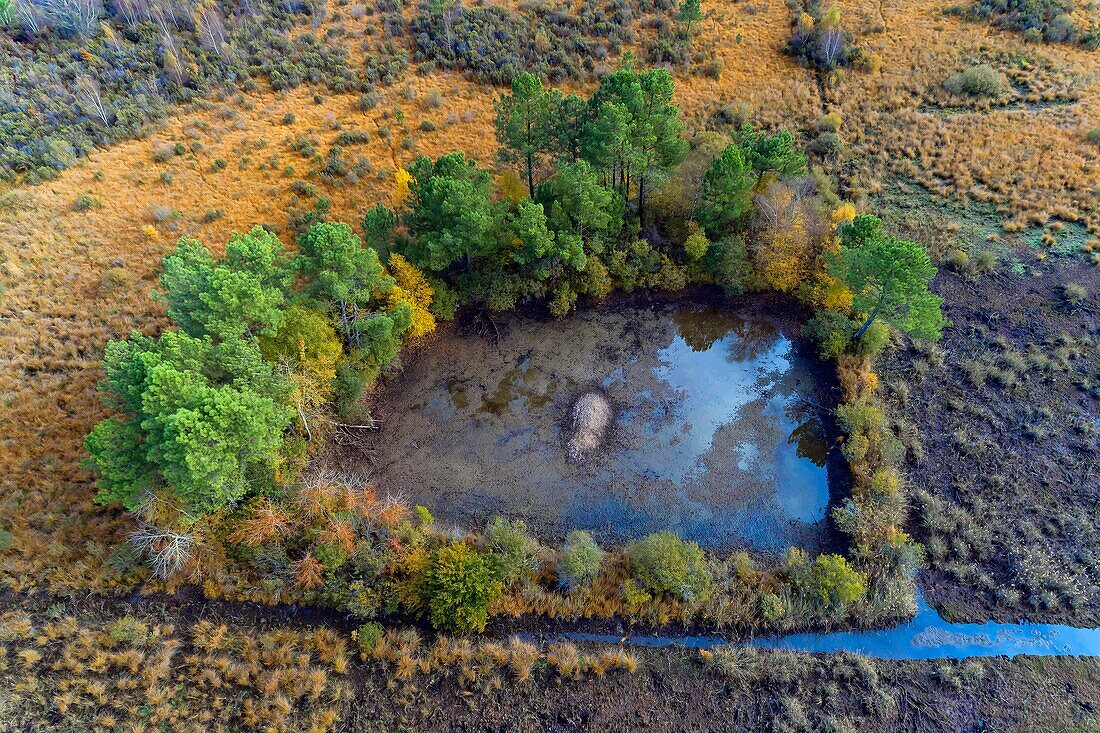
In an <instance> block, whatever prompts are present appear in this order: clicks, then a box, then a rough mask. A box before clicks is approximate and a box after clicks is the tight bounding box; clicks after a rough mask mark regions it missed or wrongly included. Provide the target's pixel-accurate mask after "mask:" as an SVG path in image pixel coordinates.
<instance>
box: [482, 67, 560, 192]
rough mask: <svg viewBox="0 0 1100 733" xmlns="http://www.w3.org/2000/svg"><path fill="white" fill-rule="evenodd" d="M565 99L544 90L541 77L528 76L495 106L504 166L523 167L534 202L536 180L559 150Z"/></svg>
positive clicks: (516, 81)
mask: <svg viewBox="0 0 1100 733" xmlns="http://www.w3.org/2000/svg"><path fill="white" fill-rule="evenodd" d="M561 99H562V97H561V93H560V92H558V91H557V90H556V89H544V88H543V86H542V82H541V81H539V79H538V77H536V76H534V75H533V74H529V73H527V72H524V73H522V74H520V75H519V76H517V77H516V78H515V79H513V80H512V93H511V94H502V95H501V96H500V97H498V98H497V99H496V102H495V103H494V107H495V108H496V130H497V141H498V142H499V143H500V159H501V162H504V163H517V162H518V163H520V164H521V165H522V168H523V173H524V176H525V177H526V179H527V189H528V195H530V196H531V198H534V197H535V177H536V175H537V173H538V171H539V169H540V168H541V167H542V164H543V161H544V159H545V157H546V156H547V155H549V154H550V153H551V152H552V151H553V150H554V147H555V143H556V140H555V135H554V128H555V117H556V115H557V112H558V108H559V107H560V106H561Z"/></svg>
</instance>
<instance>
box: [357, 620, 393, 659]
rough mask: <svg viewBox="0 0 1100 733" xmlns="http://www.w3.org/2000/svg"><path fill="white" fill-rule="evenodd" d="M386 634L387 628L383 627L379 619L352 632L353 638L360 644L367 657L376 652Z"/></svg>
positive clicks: (361, 650)
mask: <svg viewBox="0 0 1100 733" xmlns="http://www.w3.org/2000/svg"><path fill="white" fill-rule="evenodd" d="M385 635H386V630H385V629H384V628H382V624H380V623H378V622H377V621H371V622H370V623H366V624H363V625H362V626H360V627H359V628H358V629H356V630H355V631H353V632H351V636H352V639H354V640H355V642H356V643H357V644H359V651H360V652H362V653H363V655H364V656H366V657H370V656H372V655H373V654H374V651H375V649H377V648H378V642H380V641H381V640H382V637H384V636H385Z"/></svg>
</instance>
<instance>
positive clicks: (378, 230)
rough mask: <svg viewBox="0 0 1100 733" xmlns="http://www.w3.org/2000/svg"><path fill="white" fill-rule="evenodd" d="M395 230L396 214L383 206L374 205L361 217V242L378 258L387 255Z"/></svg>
mask: <svg viewBox="0 0 1100 733" xmlns="http://www.w3.org/2000/svg"><path fill="white" fill-rule="evenodd" d="M396 229H397V214H395V213H394V212H393V211H392V210H390V209H389V208H387V207H386V206H384V205H383V204H375V206H374V208H373V209H371V210H370V211H368V212H367V213H366V214H365V215H364V216H363V241H364V242H365V243H366V245H367V246H368V247H370V248H371V249H373V250H374V251H376V252H378V253H379V255H380V256H381V255H382V254H388V253H389V251H390V249H391V247H392V245H393V238H394V231H395V230H396Z"/></svg>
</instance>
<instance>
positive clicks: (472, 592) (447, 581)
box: [425, 542, 500, 632]
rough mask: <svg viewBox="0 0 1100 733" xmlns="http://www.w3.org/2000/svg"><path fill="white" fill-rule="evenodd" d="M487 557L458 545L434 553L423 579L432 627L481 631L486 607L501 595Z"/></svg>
mask: <svg viewBox="0 0 1100 733" xmlns="http://www.w3.org/2000/svg"><path fill="white" fill-rule="evenodd" d="M494 575H495V574H494V571H493V567H492V562H491V561H490V559H489V557H488V556H487V555H485V554H483V553H481V552H479V551H478V550H476V549H475V548H473V547H470V546H469V545H467V544H464V543H461V542H458V543H455V544H453V545H447V546H445V547H441V548H439V549H438V550H436V552H435V555H434V557H433V558H432V564H431V567H429V568H428V572H427V576H426V578H425V580H426V583H425V590H426V592H427V606H428V613H429V617H430V619H431V622H432V626H434V627H435V628H437V629H441V630H446V631H459V632H469V631H484V630H485V622H486V621H488V619H489V604H490V603H491V602H492V601H493V599H494V598H496V596H497V595H498V594H499V593H500V581H498V580H497V579H496V578H495V577H494Z"/></svg>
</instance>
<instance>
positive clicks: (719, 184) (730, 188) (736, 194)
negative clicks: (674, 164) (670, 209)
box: [699, 144, 753, 239]
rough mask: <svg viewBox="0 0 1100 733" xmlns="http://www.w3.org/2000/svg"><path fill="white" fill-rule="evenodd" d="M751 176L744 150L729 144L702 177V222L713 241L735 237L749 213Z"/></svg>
mask: <svg viewBox="0 0 1100 733" xmlns="http://www.w3.org/2000/svg"><path fill="white" fill-rule="evenodd" d="M750 172H751V168H750V166H749V164H748V163H747V162H746V161H745V156H744V154H743V153H742V152H741V148H740V147H739V146H737V145H735V144H730V145H727V146H726V149H725V150H723V151H722V154H721V155H720V156H718V157H717V158H715V159H714V162H713V163H711V165H710V168H708V169H707V172H706V173H705V174H704V175H703V185H702V188H701V192H700V202H699V206H700V211H699V219H700V221H701V222H702V223H703V226H704V227H705V228H706V231H707V234H708V235H709V236H710V237H711V238H712V239H720V238H722V237H725V236H728V235H730V234H732V233H733V232H734V228H735V226H736V225H737V222H738V221H740V219H741V217H742V216H744V215H745V212H747V211H748V210H749V206H750V205H751V201H752V200H751V198H750V195H751V192H752V185H753V184H752V180H751V178H750V176H749V173H750Z"/></svg>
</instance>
